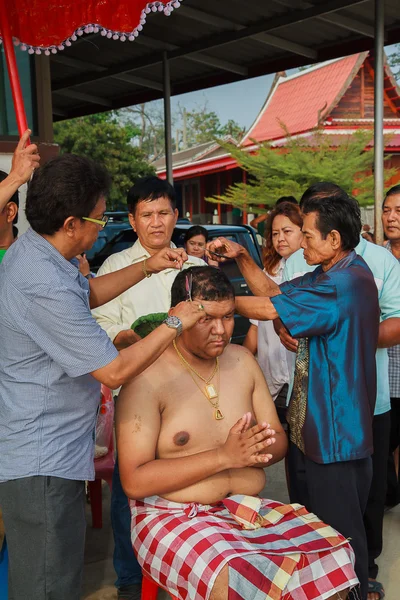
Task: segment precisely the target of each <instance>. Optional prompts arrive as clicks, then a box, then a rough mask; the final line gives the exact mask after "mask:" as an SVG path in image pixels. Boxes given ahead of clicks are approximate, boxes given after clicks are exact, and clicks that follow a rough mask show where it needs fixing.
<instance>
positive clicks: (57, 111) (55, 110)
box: [52, 105, 68, 117]
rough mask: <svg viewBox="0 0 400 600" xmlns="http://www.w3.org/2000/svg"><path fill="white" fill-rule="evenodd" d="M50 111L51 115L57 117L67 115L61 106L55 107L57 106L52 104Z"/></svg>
mask: <svg viewBox="0 0 400 600" xmlns="http://www.w3.org/2000/svg"><path fill="white" fill-rule="evenodd" d="M52 113H53V115H57V117H67V115H68V113H66V112H65V110H62V108H57V106H54V105H53V108H52Z"/></svg>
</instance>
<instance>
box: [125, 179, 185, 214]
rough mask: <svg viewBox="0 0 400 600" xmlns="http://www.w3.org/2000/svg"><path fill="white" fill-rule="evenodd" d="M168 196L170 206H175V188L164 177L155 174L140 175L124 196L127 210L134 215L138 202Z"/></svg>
mask: <svg viewBox="0 0 400 600" xmlns="http://www.w3.org/2000/svg"><path fill="white" fill-rule="evenodd" d="M163 197H165V198H168V200H169V201H170V203H171V208H173V209H175V207H176V198H175V190H174V188H173V187H172V185H171V184H170V183H169V182H168V181H167V180H166V179H160V178H159V177H156V176H155V175H150V176H149V177H140V178H139V179H137V180H136V181H135V184H134V185H133V186H132V187H131V189H130V190H129V192H128V196H127V198H126V203H127V205H128V209H129V212H130V213H131V214H132V215H134V214H135V211H136V207H137V205H138V204H139V202H152V201H153V200H158V199H159V198H163Z"/></svg>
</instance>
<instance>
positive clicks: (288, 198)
mask: <svg viewBox="0 0 400 600" xmlns="http://www.w3.org/2000/svg"><path fill="white" fill-rule="evenodd" d="M283 202H290V203H291V204H297V205H298V204H299V203H298V202H297V200H296V198H295V197H294V196H281V197H280V198H278V200H277V201H276V202H275V207H276V206H279V205H280V204H282V203H283Z"/></svg>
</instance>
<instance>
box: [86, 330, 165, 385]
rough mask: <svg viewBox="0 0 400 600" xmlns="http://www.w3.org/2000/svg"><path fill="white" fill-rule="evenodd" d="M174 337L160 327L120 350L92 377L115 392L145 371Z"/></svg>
mask: <svg viewBox="0 0 400 600" xmlns="http://www.w3.org/2000/svg"><path fill="white" fill-rule="evenodd" d="M175 337H176V330H175V329H172V328H170V327H167V325H160V327H157V329H155V330H154V331H152V332H151V333H150V334H149V335H148V336H146V338H145V339H143V340H140V341H139V342H137V343H136V344H133V345H132V346H130V347H129V348H125V349H124V350H121V351H120V353H119V355H118V356H117V358H116V359H114V360H113V361H112V362H111V363H110V364H109V365H107V367H103V368H102V369H99V370H98V371H94V372H93V373H92V375H93V377H95V379H97V380H98V381H100V382H101V383H103V384H104V385H106V386H107V387H109V388H111V389H113V390H115V389H117V388H119V387H120V386H121V385H123V384H124V383H127V382H128V381H130V380H131V379H133V378H134V377H136V376H137V375H139V373H141V372H142V371H144V370H145V369H147V367H149V366H150V365H151V364H153V362H155V361H156V360H157V358H158V357H159V356H161V354H162V353H163V352H164V350H166V348H168V346H169V345H170V344H171V343H172V341H173V340H174V339H175Z"/></svg>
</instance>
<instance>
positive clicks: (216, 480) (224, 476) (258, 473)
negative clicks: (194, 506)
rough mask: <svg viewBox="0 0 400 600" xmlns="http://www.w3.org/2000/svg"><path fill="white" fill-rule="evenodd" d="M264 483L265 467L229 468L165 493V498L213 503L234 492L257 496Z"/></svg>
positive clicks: (174, 500) (177, 500) (175, 500)
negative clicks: (175, 490) (198, 481)
mask: <svg viewBox="0 0 400 600" xmlns="http://www.w3.org/2000/svg"><path fill="white" fill-rule="evenodd" d="M264 485H265V473H264V470H263V469H260V468H256V467H247V468H244V469H229V470H227V471H222V472H221V473H218V474H217V475H213V476H212V477H208V478H207V479H204V481H201V482H200V483H196V484H195V485H191V486H189V487H186V488H183V489H182V490H179V491H178V492H172V493H171V494H164V495H163V498H165V499H166V500H171V501H172V502H199V503H200V504H213V503H215V502H219V501H220V500H222V499H223V498H226V497H227V496H230V495H233V494H246V495H248V496H255V495H257V494H259V493H260V492H261V490H262V489H263V488H264Z"/></svg>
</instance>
